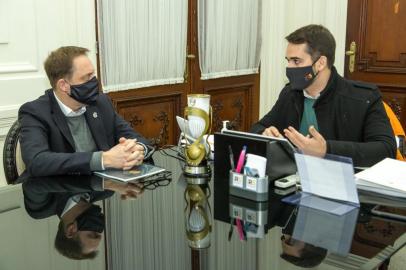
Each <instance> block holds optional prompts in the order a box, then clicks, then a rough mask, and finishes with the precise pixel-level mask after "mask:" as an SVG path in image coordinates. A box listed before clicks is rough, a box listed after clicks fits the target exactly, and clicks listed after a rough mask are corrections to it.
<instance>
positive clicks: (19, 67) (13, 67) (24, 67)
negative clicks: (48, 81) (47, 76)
mask: <svg viewBox="0 0 406 270" xmlns="http://www.w3.org/2000/svg"><path fill="white" fill-rule="evenodd" d="M35 71H38V67H36V66H34V65H33V64H31V63H28V62H25V63H8V64H7V63H6V64H3V63H2V64H0V74H7V73H20V72H35Z"/></svg>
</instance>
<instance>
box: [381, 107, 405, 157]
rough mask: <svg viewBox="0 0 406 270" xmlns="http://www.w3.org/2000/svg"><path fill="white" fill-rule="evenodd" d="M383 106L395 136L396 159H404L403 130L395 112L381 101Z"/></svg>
mask: <svg viewBox="0 0 406 270" xmlns="http://www.w3.org/2000/svg"><path fill="white" fill-rule="evenodd" d="M383 106H384V107H385V111H386V115H387V116H388V118H389V121H390V124H391V126H392V130H393V133H394V134H395V136H396V142H397V151H396V159H398V160H402V161H406V141H405V131H404V130H403V127H402V124H401V123H400V121H399V119H398V118H397V117H396V114H395V113H394V112H393V110H392V109H391V107H390V106H389V105H388V104H386V103H385V102H384V103H383Z"/></svg>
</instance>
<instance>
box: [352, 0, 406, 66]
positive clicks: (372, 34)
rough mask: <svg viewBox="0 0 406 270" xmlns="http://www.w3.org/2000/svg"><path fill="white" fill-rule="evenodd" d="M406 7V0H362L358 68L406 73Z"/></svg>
mask: <svg viewBox="0 0 406 270" xmlns="http://www.w3.org/2000/svg"><path fill="white" fill-rule="evenodd" d="M405 6H406V1H405V0H401V1H400V0H399V1H388V0H364V1H363V4H362V9H363V13H362V14H363V16H365V17H366V20H365V22H366V24H362V26H361V36H360V38H361V42H360V45H361V46H362V47H361V48H360V50H359V53H360V55H359V57H360V61H359V64H358V68H359V70H366V71H370V72H379V73H385V72H389V73H402V74H405V73H406V46H405V44H406V27H405V21H404V20H405V17H406V8H405ZM361 20H362V17H361ZM382 22H385V23H382Z"/></svg>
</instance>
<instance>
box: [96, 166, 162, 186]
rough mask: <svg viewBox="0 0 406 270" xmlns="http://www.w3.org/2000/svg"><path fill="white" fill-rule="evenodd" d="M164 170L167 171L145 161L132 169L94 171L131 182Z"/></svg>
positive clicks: (102, 175)
mask: <svg viewBox="0 0 406 270" xmlns="http://www.w3.org/2000/svg"><path fill="white" fill-rule="evenodd" d="M163 171H165V169H163V168H160V167H157V166H154V165H151V164H147V163H144V164H141V165H138V166H134V167H133V168H131V169H130V170H126V171H124V170H118V169H108V170H104V171H96V172H94V174H95V175H97V176H100V177H103V178H108V179H113V180H118V181H123V182H129V181H134V180H138V179H142V178H145V177H149V176H152V175H155V174H158V173H160V172H163Z"/></svg>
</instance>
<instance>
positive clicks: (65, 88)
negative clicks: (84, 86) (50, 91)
mask: <svg viewBox="0 0 406 270" xmlns="http://www.w3.org/2000/svg"><path fill="white" fill-rule="evenodd" d="M55 86H56V88H57V89H59V90H61V91H62V92H65V93H67V94H69V89H70V85H69V84H68V83H67V82H66V80H65V79H59V80H57V81H56V84H55Z"/></svg>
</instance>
